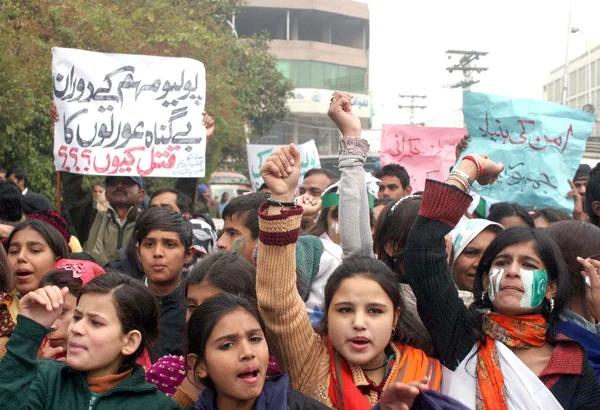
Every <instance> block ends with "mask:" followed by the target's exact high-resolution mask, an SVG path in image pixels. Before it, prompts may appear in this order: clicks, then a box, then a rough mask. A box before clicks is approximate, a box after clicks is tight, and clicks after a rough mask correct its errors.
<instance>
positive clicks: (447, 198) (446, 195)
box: [419, 179, 473, 227]
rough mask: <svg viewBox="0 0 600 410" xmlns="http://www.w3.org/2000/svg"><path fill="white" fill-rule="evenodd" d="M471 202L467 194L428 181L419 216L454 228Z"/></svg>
mask: <svg viewBox="0 0 600 410" xmlns="http://www.w3.org/2000/svg"><path fill="white" fill-rule="evenodd" d="M472 200H473V198H471V196H470V195H469V194H467V193H465V192H463V191H461V190H460V189H458V188H457V187H455V186H452V185H447V184H444V183H442V182H439V181H434V180H431V179H428V180H427V181H426V182H425V191H424V193H423V200H422V201H421V209H420V211H419V215H421V216H423V217H425V218H429V219H433V220H435V221H440V222H443V223H445V224H446V225H450V226H452V227H454V226H456V224H457V223H458V222H459V221H460V218H461V217H462V216H463V215H464V213H465V212H466V211H467V209H468V208H469V204H470V203H471V201H472Z"/></svg>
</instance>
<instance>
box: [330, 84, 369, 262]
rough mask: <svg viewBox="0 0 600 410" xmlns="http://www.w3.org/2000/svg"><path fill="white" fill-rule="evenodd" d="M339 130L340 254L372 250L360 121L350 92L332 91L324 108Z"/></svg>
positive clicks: (365, 151) (366, 147) (366, 149)
mask: <svg viewBox="0 0 600 410" xmlns="http://www.w3.org/2000/svg"><path fill="white" fill-rule="evenodd" d="M327 114H328V115H329V117H330V118H331V120H332V121H333V122H334V123H335V124H336V125H337V126H338V128H339V129H340V131H341V133H342V136H343V138H342V141H341V142H340V157H339V164H338V165H339V170H340V172H341V178H340V182H339V184H338V192H339V195H340V206H339V219H340V237H341V245H342V249H343V252H344V258H349V257H352V256H369V257H374V254H373V239H372V236H371V220H370V212H369V197H368V194H367V189H366V185H365V168H364V167H365V162H366V160H367V154H368V152H369V143H368V142H367V141H366V140H364V139H362V138H360V129H361V124H360V120H359V118H358V116H357V115H356V113H355V112H354V111H352V96H351V95H350V94H348V93H344V92H340V91H336V92H335V93H334V95H333V98H332V99H331V105H330V106H329V111H328V112H327Z"/></svg>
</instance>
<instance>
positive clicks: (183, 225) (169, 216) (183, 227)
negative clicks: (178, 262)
mask: <svg viewBox="0 0 600 410" xmlns="http://www.w3.org/2000/svg"><path fill="white" fill-rule="evenodd" d="M155 230H159V231H167V232H175V233H177V234H178V235H179V240H180V241H181V243H182V245H183V247H184V248H185V253H186V254H187V253H189V252H190V246H192V239H193V235H194V233H193V231H192V224H191V223H190V221H188V220H187V219H185V218H184V217H183V215H181V214H180V213H178V212H175V211H171V210H170V209H167V208H160V207H152V208H148V209H145V210H144V211H143V212H142V213H141V214H140V215H139V216H138V218H137V220H136V221H135V227H134V228H133V235H134V237H135V241H136V243H137V244H138V245H140V244H141V243H142V240H144V238H145V237H146V236H148V234H149V233H150V232H152V231H155Z"/></svg>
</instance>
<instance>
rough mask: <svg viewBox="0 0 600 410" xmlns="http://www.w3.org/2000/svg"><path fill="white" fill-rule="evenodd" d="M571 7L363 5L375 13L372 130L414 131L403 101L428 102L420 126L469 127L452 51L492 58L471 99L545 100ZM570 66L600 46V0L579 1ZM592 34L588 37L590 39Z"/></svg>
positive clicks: (372, 1) (561, 0) (455, 0)
mask: <svg viewBox="0 0 600 410" xmlns="http://www.w3.org/2000/svg"><path fill="white" fill-rule="evenodd" d="M570 1H571V0H503V1H501V2H499V1H490V0H452V1H448V0H418V1H417V0H362V1H361V2H363V3H367V4H368V5H369V11H370V55H369V89H370V92H371V96H372V103H373V110H374V116H373V128H381V125H382V124H408V123H409V110H406V109H404V110H400V109H399V108H398V107H397V106H398V105H399V104H401V103H403V104H404V105H408V104H410V101H409V100H400V98H399V97H398V94H417V95H427V99H425V100H424V101H423V102H422V101H417V102H419V104H418V105H427V108H426V109H424V110H416V111H415V122H416V123H420V122H425V123H426V125H428V126H462V113H461V111H460V108H461V105H462V91H461V90H460V89H451V88H449V87H448V85H450V84H454V83H456V82H458V81H460V80H461V79H462V74H460V73H457V72H454V73H453V74H449V73H448V72H447V71H446V68H447V67H449V66H451V65H453V64H454V63H455V62H457V58H456V57H454V60H449V59H448V56H447V54H446V53H445V52H446V50H449V49H453V50H476V51H487V52H489V54H488V55H487V56H485V57H482V58H481V60H480V62H477V65H478V66H482V67H488V68H489V70H488V71H487V72H483V73H481V74H479V75H477V74H476V79H479V80H480V83H478V84H476V85H474V86H473V87H472V91H479V92H487V93H492V94H499V95H504V96H509V97H514V98H534V99H542V92H543V85H544V83H545V82H546V81H547V79H548V76H549V73H550V72H551V71H552V70H554V69H556V68H558V67H560V66H562V65H564V61H565V52H566V42H567V25H568V20H569V17H568V16H569V4H570ZM572 3H573V4H572V15H571V25H572V26H573V27H577V28H579V29H580V30H581V31H582V33H576V34H571V35H570V43H569V59H573V58H575V57H577V56H579V55H581V54H583V53H584V52H585V50H586V42H587V43H588V44H592V43H597V42H600V0H572ZM583 33H585V34H583Z"/></svg>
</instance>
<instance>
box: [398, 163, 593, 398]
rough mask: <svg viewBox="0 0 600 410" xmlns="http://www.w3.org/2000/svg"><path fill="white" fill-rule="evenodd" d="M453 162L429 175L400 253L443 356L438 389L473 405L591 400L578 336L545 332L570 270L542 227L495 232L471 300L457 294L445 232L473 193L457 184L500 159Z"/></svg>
mask: <svg viewBox="0 0 600 410" xmlns="http://www.w3.org/2000/svg"><path fill="white" fill-rule="evenodd" d="M457 168H458V170H459V171H458V172H454V171H453V173H452V174H451V177H450V178H449V179H448V180H447V181H446V183H445V184H444V183H440V182H436V181H431V180H428V181H427V183H426V187H425V193H424V195H423V201H422V204H421V210H420V212H419V217H418V218H417V220H416V222H415V224H414V225H413V228H412V230H411V232H410V235H409V238H408V244H407V247H406V250H405V253H404V262H405V265H406V272H407V275H408V278H409V282H410V284H411V286H412V288H413V290H414V292H415V295H416V297H417V300H418V308H419V314H420V315H421V319H422V320H423V323H424V324H425V326H426V327H427V329H428V330H429V332H430V334H431V337H432V340H433V343H434V346H435V349H436V352H437V353H438V355H439V358H440V361H441V362H442V364H443V365H444V366H445V368H444V378H443V382H442V392H443V393H446V394H448V395H449V396H451V397H454V398H456V399H457V400H459V401H460V402H462V403H463V404H465V405H466V406H467V407H469V408H472V409H475V408H477V409H490V410H491V409H494V410H495V409H544V410H549V409H562V408H565V409H585V408H588V409H592V408H597V406H598V403H599V400H600V385H599V384H598V381H597V379H596V377H595V375H594V373H593V371H592V368H591V367H590V365H589V363H588V362H587V360H586V359H585V352H584V351H583V350H582V348H581V346H579V345H578V344H576V343H574V342H571V341H568V340H556V339H552V338H551V337H549V335H550V334H551V330H552V326H553V324H554V322H555V321H556V320H557V318H558V317H559V315H560V314H561V312H562V310H563V307H564V304H565V302H566V295H567V293H568V290H569V277H568V274H567V272H566V270H565V266H564V260H563V258H562V255H561V252H560V249H559V248H558V246H557V245H556V243H555V242H554V241H553V240H552V239H551V238H550V237H549V236H548V235H547V234H546V233H545V232H544V231H543V230H534V229H531V228H529V227H519V228H513V229H508V230H506V231H504V232H502V233H500V234H499V235H498V236H497V237H496V238H495V239H494V240H493V241H492V243H491V244H490V245H489V247H488V249H487V250H486V251H485V253H484V255H483V256H482V258H481V261H480V263H479V266H478V268H477V272H476V276H475V281H474V285H473V294H474V298H475V303H473V305H471V310H467V308H466V307H465V306H464V304H463V302H462V301H461V300H460V298H459V297H458V294H457V292H456V287H455V284H454V281H453V280H452V275H451V271H450V268H449V266H448V263H447V261H446V257H447V255H446V253H445V241H444V236H445V235H446V234H447V233H448V232H449V231H450V230H451V229H452V227H453V226H455V225H456V223H458V221H459V220H460V218H461V217H462V215H463V214H464V212H465V211H466V210H467V207H468V205H469V203H470V202H471V197H470V196H469V195H468V194H466V193H465V192H464V191H466V190H467V189H468V188H469V187H470V185H471V183H472V182H473V181H475V180H477V181H478V182H479V183H480V184H482V185H486V184H489V183H493V182H494V181H495V180H496V179H497V177H498V174H499V173H500V172H501V171H502V169H503V167H502V165H501V164H495V163H494V162H492V161H490V160H489V159H487V157H486V156H479V155H472V156H470V157H469V156H467V157H465V159H463V161H462V162H461V163H460V164H459V165H458V166H457ZM584 262H585V261H584ZM585 263H586V264H587V266H586V265H584V267H585V268H586V270H587V272H588V274H589V275H592V274H596V275H597V274H598V272H597V271H596V270H594V268H593V266H592V265H591V264H590V263H588V262H585ZM592 271H593V272H592Z"/></svg>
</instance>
